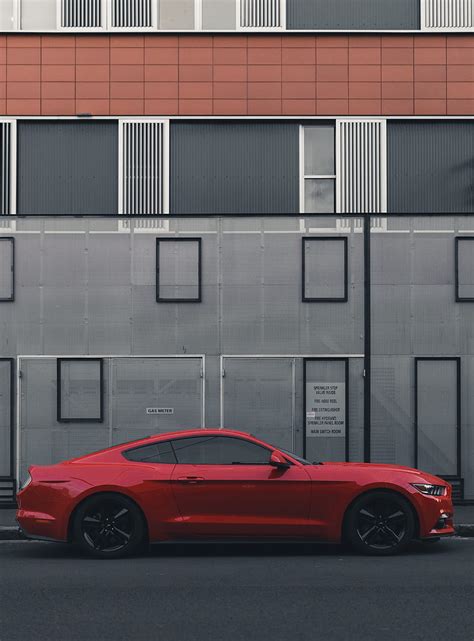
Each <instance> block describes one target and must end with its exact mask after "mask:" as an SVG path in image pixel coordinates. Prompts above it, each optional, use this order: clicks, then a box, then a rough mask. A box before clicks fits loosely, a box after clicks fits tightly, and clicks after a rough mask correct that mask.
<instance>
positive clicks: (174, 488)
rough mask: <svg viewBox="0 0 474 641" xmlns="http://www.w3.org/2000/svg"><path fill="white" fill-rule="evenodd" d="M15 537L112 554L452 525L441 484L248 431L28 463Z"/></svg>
mask: <svg viewBox="0 0 474 641" xmlns="http://www.w3.org/2000/svg"><path fill="white" fill-rule="evenodd" d="M17 497H18V505H19V509H18V512H17V520H18V522H19V524H20V527H21V529H22V531H23V533H24V535H25V536H27V537H29V538H36V539H46V540H53V541H64V542H65V541H69V542H74V543H76V544H78V545H79V546H80V547H81V548H82V549H83V550H85V551H86V552H88V553H90V554H92V555H95V556H98V557H107V558H116V557H120V556H124V555H126V554H130V553H132V552H135V551H137V550H138V549H139V548H140V547H141V546H142V545H143V544H144V543H146V542H151V543H155V542H159V541H165V540H175V539H206V538H208V539H209V538H212V539H216V538H218V539H244V538H247V539H262V538H268V539H270V538H273V539H284V538H287V539H297V538H300V539H307V540H308V539H310V540H314V541H326V542H341V541H345V542H348V543H350V544H351V545H352V546H353V547H354V548H355V549H356V550H357V551H360V552H364V553H368V554H380V555H387V554H394V553H396V552H400V551H401V550H403V549H404V548H405V547H406V546H407V545H408V543H409V542H410V541H411V540H412V539H427V540H429V539H436V538H439V537H440V536H442V535H451V534H453V532H454V530H453V506H452V502H451V487H450V485H449V484H448V483H446V482H445V481H443V480H442V479H440V478H437V477H436V476H432V475H430V474H426V473H425V472H420V471H418V470H414V469H411V468H407V467H401V466H398V465H373V464H364V463H324V464H323V463H313V464H311V463H309V462H308V461H305V460H304V459H302V458H300V457H299V456H296V455H295V454H292V453H290V452H286V451H284V450H277V449H275V448H274V447H272V446H271V445H268V443H264V442H263V441H260V440H258V439H257V438H254V437H253V436H251V435H250V434H245V433H243V432H237V431H233V430H232V431H231V430H217V429H205V430H203V429H199V430H193V431H187V432H183V431H181V432H173V433H168V434H160V435H156V436H151V437H148V438H145V439H141V440H138V441H134V442H133V443H125V444H122V445H117V446H115V447H111V448H109V449H106V450H103V451H101V452H96V453H94V454H89V455H87V456H82V457H80V458H76V459H73V460H71V461H65V462H63V463H59V464H57V465H49V466H31V467H30V470H29V477H28V479H27V481H26V483H25V484H24V485H23V487H22V488H21V490H20V491H19V493H18V495H17Z"/></svg>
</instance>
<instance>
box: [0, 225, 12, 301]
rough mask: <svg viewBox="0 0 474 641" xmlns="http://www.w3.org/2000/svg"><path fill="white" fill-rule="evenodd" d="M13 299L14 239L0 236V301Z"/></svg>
mask: <svg viewBox="0 0 474 641" xmlns="http://www.w3.org/2000/svg"><path fill="white" fill-rule="evenodd" d="M14 300H15V239H14V238H10V237H9V236H2V237H0V302H3V303H11V302H13V301H14Z"/></svg>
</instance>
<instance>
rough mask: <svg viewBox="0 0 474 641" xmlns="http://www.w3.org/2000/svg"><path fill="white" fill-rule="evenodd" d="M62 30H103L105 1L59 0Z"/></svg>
mask: <svg viewBox="0 0 474 641" xmlns="http://www.w3.org/2000/svg"><path fill="white" fill-rule="evenodd" d="M58 1H59V2H60V3H61V4H60V15H59V27H60V28H61V29H101V28H103V27H104V24H105V21H104V10H105V0H58Z"/></svg>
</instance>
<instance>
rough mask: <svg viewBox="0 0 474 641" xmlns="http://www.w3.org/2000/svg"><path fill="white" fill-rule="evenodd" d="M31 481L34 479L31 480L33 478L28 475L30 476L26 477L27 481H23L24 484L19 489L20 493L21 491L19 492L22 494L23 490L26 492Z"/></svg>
mask: <svg viewBox="0 0 474 641" xmlns="http://www.w3.org/2000/svg"><path fill="white" fill-rule="evenodd" d="M31 481H32V478H31V476H30V475H29V474H28V475H27V477H26V479H25V480H24V481H23V483H22V484H21V485H20V487H19V488H18V491H19V492H21V491H22V490H24V489H25V487H28V485H29V484H30V483H31Z"/></svg>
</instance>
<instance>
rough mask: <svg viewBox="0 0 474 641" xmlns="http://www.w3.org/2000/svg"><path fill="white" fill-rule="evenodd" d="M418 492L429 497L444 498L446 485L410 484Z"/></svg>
mask: <svg viewBox="0 0 474 641" xmlns="http://www.w3.org/2000/svg"><path fill="white" fill-rule="evenodd" d="M412 485H413V487H415V488H416V489H417V490H418V492H421V493H422V494H428V495H429V496H445V494H446V490H447V487H446V485H432V484H431V483H412Z"/></svg>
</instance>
